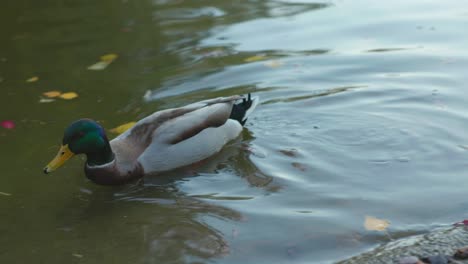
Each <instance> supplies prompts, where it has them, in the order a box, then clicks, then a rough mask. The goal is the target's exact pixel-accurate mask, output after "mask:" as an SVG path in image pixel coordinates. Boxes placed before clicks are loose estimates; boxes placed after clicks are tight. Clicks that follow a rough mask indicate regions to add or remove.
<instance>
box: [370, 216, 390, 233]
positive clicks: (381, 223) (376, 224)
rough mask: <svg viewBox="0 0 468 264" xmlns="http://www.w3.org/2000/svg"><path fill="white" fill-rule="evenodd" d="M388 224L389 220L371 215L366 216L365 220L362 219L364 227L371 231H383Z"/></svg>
mask: <svg viewBox="0 0 468 264" xmlns="http://www.w3.org/2000/svg"><path fill="white" fill-rule="evenodd" d="M389 225H390V222H389V221H387V220H385V219H379V218H375V217H373V216H366V220H365V221H364V227H365V228H366V229H367V230H372V231H385V230H386V229H387V227H388V226H389Z"/></svg>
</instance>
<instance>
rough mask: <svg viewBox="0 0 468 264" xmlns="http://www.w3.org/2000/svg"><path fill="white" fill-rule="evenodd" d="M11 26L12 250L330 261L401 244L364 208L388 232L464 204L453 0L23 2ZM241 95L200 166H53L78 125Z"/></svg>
mask: <svg viewBox="0 0 468 264" xmlns="http://www.w3.org/2000/svg"><path fill="white" fill-rule="evenodd" d="M0 22H1V23H0V32H1V33H2V34H0V80H2V81H1V82H0V89H1V91H2V93H1V94H2V96H1V97H0V120H5V119H11V120H14V121H15V122H16V123H17V127H16V128H15V129H14V130H6V129H1V130H0V145H1V148H0V157H1V162H0V164H1V167H0V168H1V169H2V173H1V177H0V192H3V193H7V194H11V195H10V196H7V195H4V194H2V195H0V208H1V213H0V216H1V217H0V231H1V233H2V236H1V237H0V260H1V262H2V263H330V262H334V261H338V260H341V259H344V258H347V257H349V256H352V255H355V254H358V253H361V252H363V251H366V250H368V249H370V248H373V247H375V246H377V245H379V244H382V243H385V242H388V241H389V237H388V235H387V234H386V233H384V232H371V231H366V230H365V229H364V227H363V222H364V219H365V216H366V215H369V216H374V217H378V218H381V219H387V220H389V221H391V225H390V227H389V234H390V236H391V237H392V238H400V237H406V236H409V235H412V234H417V233H422V232H427V231H430V230H432V229H433V228H434V227H437V226H441V225H446V224H451V223H453V222H457V221H460V220H462V219H465V218H467V217H468V214H467V213H466V211H467V208H468V203H467V202H466V190H467V188H468V182H467V181H466V176H467V172H466V168H467V165H468V159H467V155H468V153H467V149H468V138H467V136H466V133H465V132H466V131H467V129H468V122H466V120H467V118H468V116H467V115H468V114H467V113H468V111H467V104H466V100H467V99H468V96H467V93H466V85H465V83H467V82H468V77H467V75H466V73H465V72H466V68H467V66H468V53H467V51H466V46H467V44H468V43H467V41H468V37H466V34H465V31H466V30H465V29H466V27H467V26H468V8H467V7H466V6H465V5H464V4H463V3H461V2H459V1H445V2H444V3H443V4H441V3H439V2H436V1H423V0H421V1H411V2H410V3H409V2H406V1H390V2H382V1H378V2H376V1H369V0H367V1H347V0H336V1H326V2H311V1H235V2H232V1H231V2H229V1H222V2H221V1H208V0H206V1H196V2H193V1H164V0H153V1H132V0H122V1H110V0H104V1H70V0H69V1H65V0H55V1H51V0H49V1H39V2H38V1H31V0H18V1H14V2H9V3H4V4H3V6H2V8H1V9H0ZM107 53H116V54H118V55H119V58H118V59H117V60H116V61H115V62H114V63H112V64H111V65H110V66H109V67H108V68H107V69H105V70H103V71H95V72H94V71H89V70H87V69H86V68H87V67H88V66H89V65H91V64H93V63H95V62H96V61H97V60H98V59H99V56H101V55H104V54H107ZM254 56H256V57H254ZM32 76H39V78H40V80H39V81H38V82H35V83H26V82H25V80H26V79H28V78H30V77H32ZM50 90H61V91H64V92H65V91H75V92H77V93H78V94H79V95H80V96H79V97H78V98H77V99H75V100H71V101H64V100H57V101H56V102H52V103H39V99H40V96H41V94H42V93H43V92H46V91H50ZM248 92H251V93H254V94H256V95H258V96H260V97H261V100H262V104H261V105H260V106H259V107H258V109H257V110H256V112H255V113H254V114H253V116H252V117H251V118H250V119H249V121H248V123H247V125H246V127H247V128H246V130H245V131H244V133H243V134H242V137H241V138H239V139H238V140H237V141H235V142H231V143H230V144H229V146H227V147H226V148H225V149H224V150H223V151H222V152H221V153H220V154H219V155H216V156H215V157H213V158H212V159H210V160H209V161H208V162H207V163H205V164H204V165H202V166H199V167H197V168H194V169H193V170H186V171H179V172H174V173H170V174H168V175H163V176H161V177H152V178H147V179H145V180H144V182H142V183H140V184H134V185H127V186H121V187H102V186H96V185H94V184H92V183H90V182H89V181H88V180H87V179H86V178H85V176H84V173H83V169H82V167H83V160H82V159H80V158H75V159H74V160H72V161H70V162H69V163H67V165H66V166H65V167H64V168H62V169H60V170H59V171H57V173H55V174H51V175H44V174H42V168H43V166H44V165H45V164H46V163H47V162H48V161H49V160H50V159H51V158H52V157H53V156H54V155H55V153H56V151H57V147H58V144H59V143H60V140H61V137H62V133H63V129H64V127H65V126H66V125H68V124H69V123H70V122H71V121H73V120H75V119H77V118H80V117H92V118H94V119H96V120H99V121H100V122H102V124H103V125H104V126H105V127H106V128H112V127H115V126H117V125H120V124H123V123H126V122H128V121H132V120H137V119H139V118H142V117H144V116H146V115H148V114H150V113H152V112H153V111H156V110H161V109H165V108H169V107H174V106H180V105H183V104H186V103H190V102H192V101H195V100H201V99H206V98H212V97H216V96H227V95H233V94H243V93H248Z"/></svg>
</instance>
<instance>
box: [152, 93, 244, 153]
mask: <svg viewBox="0 0 468 264" xmlns="http://www.w3.org/2000/svg"><path fill="white" fill-rule="evenodd" d="M241 98H242V97H240V96H232V97H225V98H216V99H212V100H206V101H201V102H198V103H194V104H191V105H188V106H186V107H184V108H183V109H187V108H188V109H193V110H192V111H190V112H187V113H185V114H183V115H180V116H177V117H175V118H172V119H171V120H168V121H167V122H165V123H164V124H162V125H161V126H160V127H159V128H158V129H156V131H155V134H154V135H153V140H155V141H157V142H158V143H160V144H161V143H162V144H169V145H173V144H178V143H180V142H183V141H185V140H187V139H189V138H191V137H193V136H195V135H197V134H198V133H200V132H201V131H203V130H205V129H207V128H210V127H212V128H213V127H220V126H222V125H223V124H224V123H226V121H227V120H228V119H229V116H230V115H231V112H232V108H233V105H234V103H235V101H237V100H239V99H241Z"/></svg>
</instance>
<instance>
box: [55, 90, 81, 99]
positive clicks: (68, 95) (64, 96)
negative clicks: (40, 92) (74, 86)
mask: <svg viewBox="0 0 468 264" xmlns="http://www.w3.org/2000/svg"><path fill="white" fill-rule="evenodd" d="M59 97H60V98H62V99H65V100H71V99H73V98H76V97H78V94H77V93H75V92H68V93H63V94H61V95H60V96H59Z"/></svg>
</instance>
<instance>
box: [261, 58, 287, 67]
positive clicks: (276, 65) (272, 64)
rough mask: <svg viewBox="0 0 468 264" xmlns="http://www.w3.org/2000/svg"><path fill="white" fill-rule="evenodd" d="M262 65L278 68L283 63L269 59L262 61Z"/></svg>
mask: <svg viewBox="0 0 468 264" xmlns="http://www.w3.org/2000/svg"><path fill="white" fill-rule="evenodd" d="M263 65H265V66H267V67H270V68H278V67H280V66H281V65H283V63H282V62H281V61H277V60H271V61H266V62H264V63H263Z"/></svg>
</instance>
